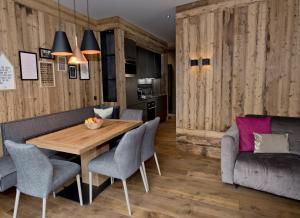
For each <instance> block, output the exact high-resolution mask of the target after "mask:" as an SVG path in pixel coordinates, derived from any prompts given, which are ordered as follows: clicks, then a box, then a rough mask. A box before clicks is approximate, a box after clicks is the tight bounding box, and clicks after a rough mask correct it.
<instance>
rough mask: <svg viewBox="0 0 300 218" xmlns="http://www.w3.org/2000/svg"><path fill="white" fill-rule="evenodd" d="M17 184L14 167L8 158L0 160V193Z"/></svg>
mask: <svg viewBox="0 0 300 218" xmlns="http://www.w3.org/2000/svg"><path fill="white" fill-rule="evenodd" d="M16 184H17V173H16V168H15V165H14V163H13V161H12V159H11V158H10V157H9V156H4V157H2V158H0V192H3V191H5V190H7V189H9V188H11V187H12V186H15V185H16Z"/></svg>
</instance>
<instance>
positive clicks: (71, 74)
mask: <svg viewBox="0 0 300 218" xmlns="http://www.w3.org/2000/svg"><path fill="white" fill-rule="evenodd" d="M68 71H69V79H77V66H76V65H68Z"/></svg>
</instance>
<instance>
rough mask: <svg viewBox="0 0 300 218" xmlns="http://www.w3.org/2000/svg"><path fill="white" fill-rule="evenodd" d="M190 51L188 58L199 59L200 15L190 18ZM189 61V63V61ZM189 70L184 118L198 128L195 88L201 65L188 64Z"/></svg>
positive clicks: (186, 73)
mask: <svg viewBox="0 0 300 218" xmlns="http://www.w3.org/2000/svg"><path fill="white" fill-rule="evenodd" d="M188 38H189V39H188V42H189V45H188V48H187V49H188V53H189V58H188V60H192V59H196V60H198V59H199V53H198V52H199V49H198V48H197V44H198V43H199V30H198V17H191V18H190V19H189V30H188ZM188 60H187V62H188V63H189V61H188ZM188 67H189V68H188V70H187V71H186V72H184V76H187V78H188V79H187V82H188V86H187V88H188V90H187V92H188V94H187V95H186V96H187V97H188V98H187V99H186V100H187V103H186V108H185V109H186V110H187V114H188V116H187V117H183V118H184V119H188V120H189V121H188V124H186V125H187V126H188V128H189V129H196V125H197V106H198V99H197V93H196V92H195V90H196V89H197V79H198V75H199V73H200V72H199V67H197V66H195V67H191V66H188Z"/></svg>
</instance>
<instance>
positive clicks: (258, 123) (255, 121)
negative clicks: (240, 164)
mask: <svg viewBox="0 0 300 218" xmlns="http://www.w3.org/2000/svg"><path fill="white" fill-rule="evenodd" d="M236 124H237V126H238V128H239V136H240V151H241V152H243V151H251V152H253V151H254V135H253V132H256V133H261V134H271V133H272V129H271V117H264V118H254V117H237V118H236Z"/></svg>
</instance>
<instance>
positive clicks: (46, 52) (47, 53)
mask: <svg viewBox="0 0 300 218" xmlns="http://www.w3.org/2000/svg"><path fill="white" fill-rule="evenodd" d="M39 54H40V58H42V59H51V60H54V58H55V57H54V56H53V55H52V54H51V50H50V49H47V48H40V49H39Z"/></svg>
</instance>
